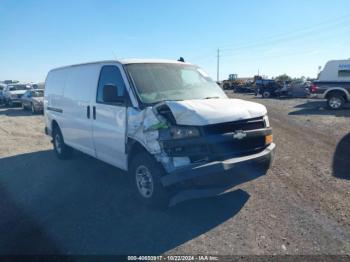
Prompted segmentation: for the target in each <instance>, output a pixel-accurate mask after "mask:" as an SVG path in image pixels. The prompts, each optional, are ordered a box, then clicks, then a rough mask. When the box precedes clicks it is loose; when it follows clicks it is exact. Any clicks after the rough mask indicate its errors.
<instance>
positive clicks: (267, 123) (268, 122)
mask: <svg viewBox="0 0 350 262" xmlns="http://www.w3.org/2000/svg"><path fill="white" fill-rule="evenodd" d="M264 122H265V127H270V121H269V117H268V116H267V115H265V116H264Z"/></svg>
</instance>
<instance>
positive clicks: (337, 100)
mask: <svg viewBox="0 0 350 262" xmlns="http://www.w3.org/2000/svg"><path fill="white" fill-rule="evenodd" d="M344 104H345V99H344V97H343V96H342V95H340V94H334V95H330V96H329V97H328V98H327V106H328V108H329V109H331V110H338V109H342V108H343V106H344Z"/></svg>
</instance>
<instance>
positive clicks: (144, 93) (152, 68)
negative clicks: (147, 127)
mask: <svg viewBox="0 0 350 262" xmlns="http://www.w3.org/2000/svg"><path fill="white" fill-rule="evenodd" d="M126 68H127V71H128V72H129V75H130V77H131V78H132V81H133V82H134V84H135V87H136V91H137V92H138V95H139V97H140V100H141V101H142V102H143V103H146V104H153V103H157V102H160V101H165V100H170V101H171V100H188V99H210V98H227V96H226V95H225V93H224V92H223V91H222V89H221V88H220V87H219V86H218V85H217V84H216V83H215V82H214V81H213V80H212V79H211V78H210V77H209V76H208V75H207V74H206V73H205V72H204V71H203V70H202V69H200V68H198V67H196V66H192V65H186V64H165V63H159V64H157V63H155V64H153V63H152V64H129V65H127V66H126Z"/></svg>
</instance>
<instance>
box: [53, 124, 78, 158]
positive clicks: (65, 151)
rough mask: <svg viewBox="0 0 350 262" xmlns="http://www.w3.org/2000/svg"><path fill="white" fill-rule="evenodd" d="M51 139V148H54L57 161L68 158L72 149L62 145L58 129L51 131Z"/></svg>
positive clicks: (62, 141) (61, 137)
mask: <svg viewBox="0 0 350 262" xmlns="http://www.w3.org/2000/svg"><path fill="white" fill-rule="evenodd" d="M52 138H53V147H54V150H55V153H56V156H57V157H58V158H59V159H68V158H70V157H71V155H72V152H73V149H72V148H71V147H69V146H67V145H66V144H65V143H64V140H63V136H62V133H61V130H60V129H59V127H56V128H55V129H54V130H53V134H52Z"/></svg>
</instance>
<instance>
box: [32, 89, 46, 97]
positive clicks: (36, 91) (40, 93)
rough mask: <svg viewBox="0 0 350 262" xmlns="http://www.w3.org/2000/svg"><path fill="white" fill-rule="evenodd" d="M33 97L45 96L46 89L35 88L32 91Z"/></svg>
mask: <svg viewBox="0 0 350 262" xmlns="http://www.w3.org/2000/svg"><path fill="white" fill-rule="evenodd" d="M32 94H33V97H43V96H44V90H35V91H33V92H32Z"/></svg>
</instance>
